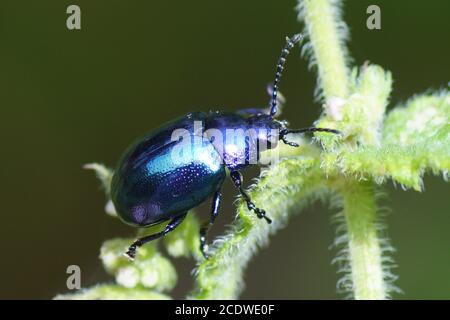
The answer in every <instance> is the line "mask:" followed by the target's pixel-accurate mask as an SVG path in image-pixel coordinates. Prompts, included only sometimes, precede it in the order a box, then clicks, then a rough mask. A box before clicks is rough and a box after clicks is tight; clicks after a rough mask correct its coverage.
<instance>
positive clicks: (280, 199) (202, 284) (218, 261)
mask: <svg viewBox="0 0 450 320" xmlns="http://www.w3.org/2000/svg"><path fill="white" fill-rule="evenodd" d="M294 172H295V174H293V173H294ZM322 191H323V176H322V174H321V173H320V169H319V166H318V161H314V160H312V159H304V158H303V159H302V158H296V159H289V160H284V161H282V162H281V163H280V164H278V165H276V166H274V167H273V168H271V169H270V170H267V171H265V173H263V177H262V178H261V180H260V181H259V183H258V184H257V186H256V187H254V188H253V190H252V192H250V195H251V197H252V199H253V201H254V202H255V203H256V204H257V205H258V206H259V207H261V208H264V209H265V210H266V212H267V214H268V216H269V217H270V218H271V219H273V223H272V224H271V225H268V224H267V223H266V222H265V221H264V220H260V219H258V218H257V217H256V216H255V214H254V213H253V212H250V211H249V210H248V209H247V207H246V205H244V204H243V203H242V202H241V204H240V206H239V207H238V213H239V218H238V220H237V222H236V224H234V225H233V227H232V229H231V230H230V231H229V232H228V233H227V235H225V236H224V237H221V238H219V239H218V240H216V241H215V242H214V245H213V250H212V251H213V252H212V255H211V257H210V258H209V259H208V260H204V261H203V262H202V263H201V264H200V265H199V266H198V268H197V271H196V275H197V277H196V288H195V290H194V292H193V293H192V294H191V295H190V297H191V298H194V299H236V298H237V297H238V295H239V293H240V292H241V290H242V288H243V283H244V281H243V273H244V270H245V268H246V266H247V264H248V262H249V261H250V259H251V257H252V256H253V255H254V254H255V252H256V250H257V248H259V247H261V246H264V245H265V244H266V243H267V242H268V238H269V235H270V234H271V233H275V231H276V230H278V229H280V228H281V227H282V226H283V225H284V224H285V222H286V220H287V218H288V214H289V213H290V212H294V211H295V210H293V209H294V208H296V209H297V210H299V209H300V208H299V207H301V206H304V205H306V204H307V200H312V199H311V198H318V197H320V195H321V194H322Z"/></svg>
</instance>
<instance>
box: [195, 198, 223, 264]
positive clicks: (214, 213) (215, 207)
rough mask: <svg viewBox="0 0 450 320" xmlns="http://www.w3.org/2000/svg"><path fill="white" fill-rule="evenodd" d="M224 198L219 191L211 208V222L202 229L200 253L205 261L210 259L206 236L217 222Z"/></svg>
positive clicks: (207, 222)
mask: <svg viewBox="0 0 450 320" xmlns="http://www.w3.org/2000/svg"><path fill="white" fill-rule="evenodd" d="M221 198H222V195H221V193H220V190H219V191H217V192H216V193H215V194H214V196H213V200H212V206H211V217H210V219H209V221H205V222H204V223H203V225H202V227H201V228H200V251H201V253H202V255H203V257H205V259H208V254H207V253H206V251H205V245H206V235H207V234H208V231H209V229H210V228H211V226H212V225H213V224H214V221H216V218H217V216H218V214H219V207H220V200H221Z"/></svg>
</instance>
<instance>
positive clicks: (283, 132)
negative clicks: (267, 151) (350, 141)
mask: <svg viewBox="0 0 450 320" xmlns="http://www.w3.org/2000/svg"><path fill="white" fill-rule="evenodd" d="M305 132H328V133H333V134H338V135H340V134H341V132H340V131H339V130H336V129H329V128H316V127H310V128H303V129H286V128H284V129H282V130H280V140H282V141H283V142H284V143H285V144H287V145H289V146H291V147H298V146H299V144H298V143H296V142H292V141H289V140H288V139H287V138H286V136H287V135H288V134H290V133H305Z"/></svg>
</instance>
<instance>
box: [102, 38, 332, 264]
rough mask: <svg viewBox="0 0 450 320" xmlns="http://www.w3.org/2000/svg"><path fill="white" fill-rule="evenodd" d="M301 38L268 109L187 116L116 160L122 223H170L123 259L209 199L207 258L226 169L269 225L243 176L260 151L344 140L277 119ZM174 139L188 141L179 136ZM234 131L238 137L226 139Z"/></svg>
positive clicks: (114, 192)
mask: <svg viewBox="0 0 450 320" xmlns="http://www.w3.org/2000/svg"><path fill="white" fill-rule="evenodd" d="M301 39H302V36H301V35H300V34H298V35H295V36H293V37H292V38H286V45H285V47H284V48H283V50H282V52H281V56H280V58H279V60H278V64H277V69H276V74H275V80H274V82H273V85H272V90H271V92H270V93H271V101H270V108H269V110H265V109H245V110H242V111H241V112H238V113H223V112H210V113H203V112H195V113H189V114H187V115H186V116H183V117H180V118H178V119H175V120H173V121H170V122H168V123H166V124H164V125H163V126H161V127H160V128H158V129H155V130H153V131H151V132H150V133H148V134H147V135H146V136H145V137H144V138H142V139H140V140H138V141H137V142H136V143H134V144H133V145H131V146H130V147H129V148H128V150H127V151H126V152H125V154H124V155H123V156H122V158H121V160H120V161H119V164H118V166H117V168H116V170H115V173H114V176H113V179H112V186H111V197H112V201H113V203H114V206H115V208H116V211H117V213H118V215H119V217H120V218H121V219H122V220H123V221H124V222H126V223H127V224H130V225H133V226H137V227H148V226H152V225H156V224H160V223H162V222H164V221H167V220H170V222H169V223H168V225H167V226H166V227H165V229H164V230H163V231H161V232H159V233H156V234H153V235H149V236H146V237H143V238H141V239H138V240H136V241H135V242H134V243H133V244H131V246H130V247H129V249H128V251H127V252H126V255H127V256H128V257H129V258H131V259H133V258H134V257H135V254H136V250H137V249H138V248H139V247H140V246H142V245H143V244H145V243H147V242H149V241H152V240H154V239H157V238H160V237H162V236H164V235H166V234H167V233H169V232H171V231H172V230H174V229H175V228H176V227H177V226H179V225H180V224H181V223H182V222H183V219H184V218H185V217H186V214H187V212H188V210H190V209H192V208H194V207H196V206H197V205H199V204H200V203H202V202H203V201H205V200H206V199H207V198H209V197H211V196H212V199H213V200H212V209H211V217H210V219H209V221H207V222H206V223H205V224H203V225H202V227H201V230H200V249H201V252H202V253H203V255H204V256H205V258H207V254H206V252H205V243H206V234H207V232H208V230H209V228H210V227H211V225H212V224H213V223H214V221H215V219H216V217H217V215H218V212H219V205H220V201H221V193H220V191H221V187H222V184H223V181H224V179H225V177H226V168H227V169H228V170H229V171H230V177H231V179H232V181H233V183H234V185H235V186H236V187H237V188H238V190H239V192H240V193H241V195H242V197H243V199H244V201H245V202H246V203H247V207H248V209H249V210H253V211H254V212H255V214H256V215H257V216H258V217H259V218H264V219H265V220H266V221H267V222H268V223H271V220H270V219H269V218H268V217H267V216H266V212H265V211H264V210H262V209H260V208H258V207H256V205H255V204H254V203H253V202H252V200H251V198H250V196H249V195H248V194H247V193H246V192H245V190H244V188H243V185H242V182H243V179H242V175H241V173H240V171H239V170H240V169H243V168H245V167H248V166H250V165H252V164H255V163H257V161H258V160H259V156H260V152H261V151H263V150H262V148H261V146H265V148H266V149H271V148H275V147H276V146H277V144H278V141H279V140H282V141H283V142H284V143H286V144H288V145H290V146H294V147H297V146H298V144H296V143H294V142H291V141H288V140H287V138H286V137H287V135H288V134H289V133H302V132H315V131H321V132H330V133H339V132H338V131H337V130H333V129H326V128H314V127H312V128H305V129H298V130H290V129H287V128H286V122H283V121H278V120H276V119H275V116H276V114H277V112H278V105H279V102H280V98H279V97H278V82H279V80H280V77H281V73H282V71H283V67H284V64H285V62H286V57H287V55H288V54H289V51H290V49H292V48H293V46H294V44H295V43H297V42H299V41H300V40H301ZM174 132H184V133H185V134H184V136H183V135H179V136H177V135H174ZM229 132H234V133H236V132H238V134H237V136H236V135H234V136H233V137H232V138H229V137H230V136H229ZM242 132H245V134H241V133H242ZM186 133H187V136H186ZM174 137H175V138H174ZM224 137H227V138H226V139H224Z"/></svg>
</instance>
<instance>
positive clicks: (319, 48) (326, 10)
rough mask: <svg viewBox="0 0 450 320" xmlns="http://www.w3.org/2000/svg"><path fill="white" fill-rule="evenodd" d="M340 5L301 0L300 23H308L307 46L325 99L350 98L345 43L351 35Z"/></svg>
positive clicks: (322, 0) (331, 1) (327, 0)
mask: <svg viewBox="0 0 450 320" xmlns="http://www.w3.org/2000/svg"><path fill="white" fill-rule="evenodd" d="M339 2H340V1H336V0H299V3H298V7H297V9H298V12H299V19H300V20H302V21H304V22H305V31H306V33H307V34H308V36H309V41H310V43H309V44H307V45H306V46H304V48H305V50H306V53H307V54H308V55H309V56H310V58H311V63H312V64H313V65H317V68H318V72H319V87H320V88H321V91H322V93H323V95H324V97H325V98H331V97H340V98H346V97H347V95H348V69H347V63H346V59H347V52H346V48H345V46H344V40H345V38H346V34H347V31H346V30H347V28H346V25H345V23H344V22H343V21H342V20H341V14H340V6H339Z"/></svg>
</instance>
